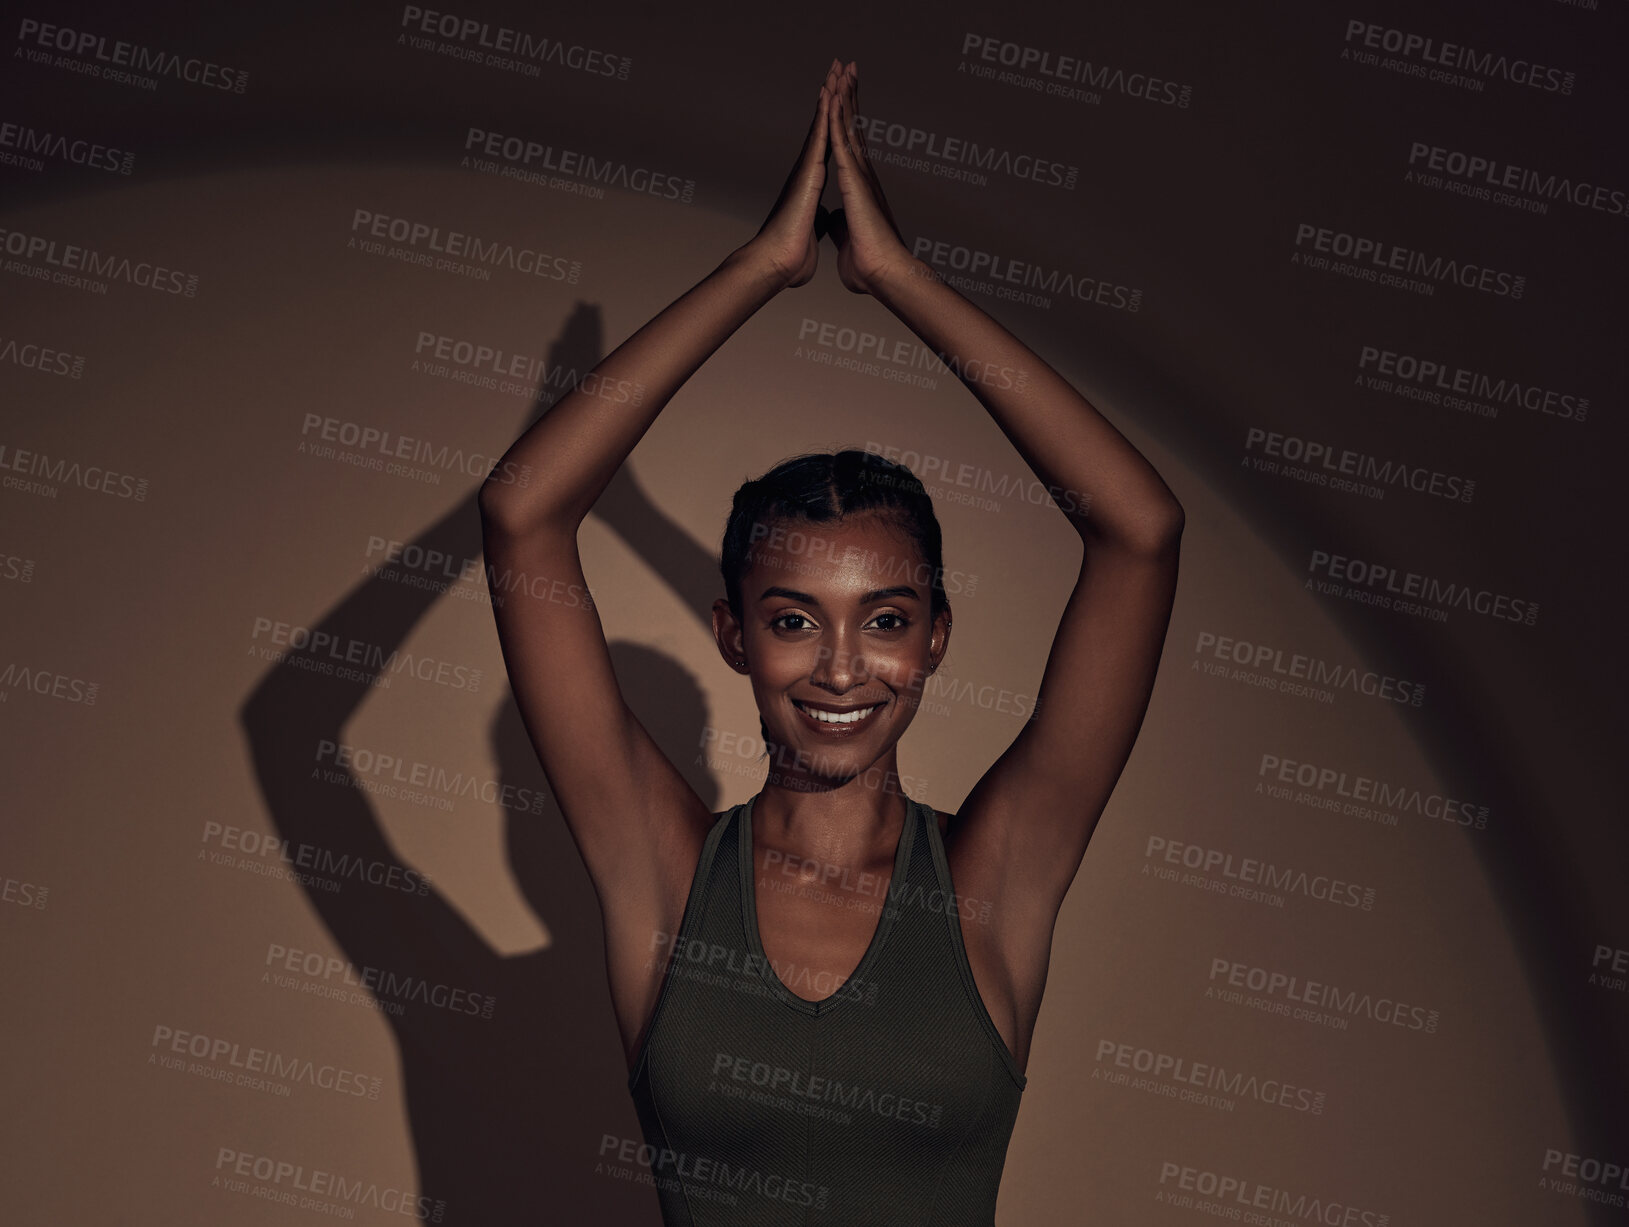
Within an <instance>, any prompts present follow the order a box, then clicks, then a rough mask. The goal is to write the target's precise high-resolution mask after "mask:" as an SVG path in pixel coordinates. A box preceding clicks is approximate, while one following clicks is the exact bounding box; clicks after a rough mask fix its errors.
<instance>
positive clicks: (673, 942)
mask: <svg viewBox="0 0 1629 1227" xmlns="http://www.w3.org/2000/svg"><path fill="white" fill-rule="evenodd" d="M744 808H745V802H743V803H741V804H738V805H732V806H731V807H730V808H729V809H727V810H725V811H724V812H723V813H721V814H714V815H713V819H714V821H713V825H712V826H711V827H710V828H708V831H707V838H706V839H704V840H703V841H702V845H701V855H700V856H698V857H697V858H696V872H695V873H694V874H693V875H692V876H691V878H690V891H689V893H688V894H687V895H686V896H685V901H684V914H683V916H681V917H680V919H679V928H678V932H676V933H670V934H668V935H667V938H668V942H667V959H666V961H667V962H668V963H669V964H670V966H669V967H668V968H666V969H664V971H663V974H662V987H661V988H660V989H658V990H657V994H656V1006H655V1008H654V1009H653V1010H651V1014H650V1018H649V1019H647V1020H646V1022H645V1034H644V1035H642V1036H641V1037H640V1039H639V1051H638V1055H637V1056H635V1058H634V1063H633V1068H631V1069H630V1070H629V1071H628V1085H629V1086H630V1087H632V1086H633V1084H634V1083H635V1082H636V1081H638V1079H639V1074H640V1072H641V1071H642V1070H643V1069H644V1067H645V1061H646V1059H647V1057H648V1056H649V1055H650V1040H651V1036H652V1035H654V1034H655V1033H656V1024H657V1022H658V1020H659V1019H660V1018H661V1016H662V1006H663V1005H664V1004H666V1002H667V998H668V987H669V985H670V983H671V982H672V979H673V976H672V968H671V963H672V962H673V958H674V956H675V954H676V953H677V952H678V951H679V949H680V943H681V942H684V941H687V940H689V938H690V937H691V936H692V935H693V933H694V931H695V930H697V929H699V928H700V927H701V926H702V924H703V922H704V921H705V919H706V914H707V902H708V893H709V891H708V887H709V884H710V883H711V882H712V879H713V865H714V863H715V862H716V861H717V860H718V855H719V846H720V845H721V844H725V843H728V845H729V847H730V849H732V850H733V848H734V846H735V841H734V839H733V838H731V839H729V840H726V839H725V835H726V834H729V835H731V836H733V835H734V834H735V832H737V831H739V830H740V817H741V811H742V810H743V809H744ZM731 855H733V851H732V852H731ZM726 863H731V862H730V861H729V860H728V858H726Z"/></svg>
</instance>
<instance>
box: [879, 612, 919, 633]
mask: <svg viewBox="0 0 1629 1227" xmlns="http://www.w3.org/2000/svg"><path fill="white" fill-rule="evenodd" d="M884 618H892V619H893V620H894V625H893V626H884V627H882V628H881V629H882V630H885V631H902V630H904V629H905V628H906V627H907V626H909V625H910V624H911V620H910V619H909V618H907V617H906V616H905V615H904V614H897V613H882V614H878V615H877V620H878V621H881V620H882V619H884Z"/></svg>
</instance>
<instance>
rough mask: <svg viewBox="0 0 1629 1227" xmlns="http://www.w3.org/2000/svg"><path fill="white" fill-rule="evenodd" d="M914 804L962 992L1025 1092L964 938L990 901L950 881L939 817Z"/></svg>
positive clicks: (1023, 1077)
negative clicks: (966, 926) (966, 924)
mask: <svg viewBox="0 0 1629 1227" xmlns="http://www.w3.org/2000/svg"><path fill="white" fill-rule="evenodd" d="M912 804H913V805H916V806H917V807H918V809H919V810H920V811H921V812H922V816H923V824H924V825H925V826H926V827H927V830H926V831H923V832H922V835H923V836H924V840H923V842H924V845H925V847H926V850H927V854H928V855H930V856H931V857H932V859H933V872H934V877H935V878H936V879H937V881H938V886H939V889H940V890H941V891H943V892H944V895H943V899H944V901H945V905H944V907H942V908H937V909H935V910H936V911H938V912H939V913H940V914H941V916H942V918H943V920H944V923H945V932H946V934H947V936H948V937H949V940H950V947H951V949H952V951H954V961H955V964H956V971H957V974H958V975H959V977H960V979H961V982H962V988H963V989H964V990H965V992H966V993H967V998H968V1002H969V1003H970V1004H971V1005H972V1007H973V1013H974V1015H975V1016H976V1017H977V1018H978V1020H979V1025H980V1026H981V1027H982V1028H983V1030H984V1033H985V1035H986V1036H988V1037H989V1040H990V1043H991V1045H992V1046H993V1047H994V1048H995V1050H996V1053H997V1055H998V1056H999V1057H1000V1059H1001V1064H1002V1067H1003V1068H1004V1069H1005V1070H1006V1071H1007V1076H1008V1077H1009V1078H1011V1079H1012V1081H1013V1084H1014V1085H1015V1086H1017V1087H1018V1089H1019V1090H1020V1091H1022V1090H1023V1089H1024V1088H1025V1087H1026V1086H1027V1085H1029V1078H1028V1076H1027V1075H1025V1074H1024V1073H1023V1072H1022V1071H1021V1070H1020V1069H1019V1068H1018V1061H1017V1059H1016V1058H1014V1056H1013V1054H1012V1051H1011V1050H1010V1049H1009V1048H1008V1047H1007V1041H1006V1040H1004V1039H1002V1038H1001V1032H1000V1031H999V1030H997V1029H996V1025H995V1020H994V1019H993V1018H991V1017H990V1010H989V1007H988V1006H986V1005H985V1004H984V997H983V996H982V995H981V994H980V993H979V988H978V981H977V980H975V979H974V978H973V964H972V962H971V961H970V960H969V959H968V957H967V942H966V940H965V939H964V938H963V936H962V920H963V918H964V916H965V917H966V919H969V920H973V921H975V922H981V923H982V920H987V919H988V917H987V916H986V915H985V913H984V911H983V909H984V908H985V907H986V906H988V901H986V900H978V899H966V898H963V897H962V896H961V895H960V894H959V893H958V892H957V890H956V886H955V883H954V882H952V881H951V878H950V857H949V856H948V855H947V854H946V852H945V844H944V839H943V837H942V836H941V835H940V834H939V818H938V815H937V814H936V813H935V812H934V810H933V807H932V806H930V805H926V804H924V803H922V802H920V801H913V802H912ZM981 918H982V920H981Z"/></svg>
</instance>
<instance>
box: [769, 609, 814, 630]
mask: <svg viewBox="0 0 1629 1227" xmlns="http://www.w3.org/2000/svg"><path fill="white" fill-rule="evenodd" d="M788 618H795V619H797V621H799V622H808V621H809V619H808V618H806V617H804V616H803V615H802V614H800V613H783V614H781V615H780V617H778V618H772V619H770V622H769V625H770V626H772V627H780V629H781V630H786V631H800V630H803V629H805V628H804V627H801V626H781V623H783V622H785V621H786V619H788Z"/></svg>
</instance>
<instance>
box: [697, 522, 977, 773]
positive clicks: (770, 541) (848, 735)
mask: <svg viewBox="0 0 1629 1227" xmlns="http://www.w3.org/2000/svg"><path fill="white" fill-rule="evenodd" d="M749 563H750V565H749V567H748V570H747V573H746V575H745V576H744V577H743V578H742V582H741V611H742V615H743V621H742V623H741V624H740V627H739V635H740V639H739V643H740V645H741V647H742V649H743V650H742V651H740V652H727V657H726V658H727V659H730V660H736V659H740V658H742V657H745V659H746V661H747V664H748V669H749V671H750V674H751V677H752V688H753V695H754V698H755V699H756V700H757V703H758V710H759V711H760V713H762V715H763V718H764V723H765V725H766V726H767V727H768V729H769V732H770V736H771V738H772V739H773V740H774V741H776V742H777V743H779V745H780V746H781V747H783V749H782V751H781V754H782V759H781V761H778V762H776V763H775V764H774V765H775V766H776V767H778V768H780V769H781V770H782V771H791V772H792V773H793V774H794V775H796V774H804V773H807V774H809V775H811V776H815V777H819V778H823V779H834V780H844V779H848V778H850V777H852V776H853V775H855V774H858V773H859V772H862V771H864V770H866V769H867V768H869V767H870V766H871V765H872V764H874V763H875V762H877V760H878V759H880V758H882V757H883V756H884V755H885V754H886V753H887V752H888V751H889V750H890V749H891V748H892V747H893V745H894V744H895V743H896V742H897V741H898V740H899V737H900V735H901V734H902V733H903V732H904V731H905V729H906V727H907V726H908V725H909V724H910V722H911V720H912V718H913V717H914V716H915V714H916V708H917V705H918V704H919V703H920V701H921V698H922V688H923V684H924V682H925V680H926V678H927V675H928V672H929V670H930V668H932V667H934V666H936V665H937V664H938V662H939V659H940V658H941V657H942V656H943V655H944V651H945V646H946V643H947V641H948V638H949V630H950V618H949V615H948V613H944V614H941V615H940V617H939V618H938V619H937V621H936V620H935V619H933V618H932V616H931V606H932V597H933V583H932V581H933V576H932V574H931V571H930V568H929V567H928V565H927V562H926V561H925V560H924V558H923V557H922V553H921V550H920V549H919V548H918V547H917V545H916V543H915V542H914V541H912V540H911V538H910V537H909V536H908V535H907V534H906V533H905V531H904V530H903V529H901V528H899V527H898V526H897V525H896V524H895V523H894V522H893V521H892V520H891V519H889V518H888V517H886V516H883V515H878V514H875V513H862V514H858V515H854V516H850V517H848V518H846V519H844V520H839V521H834V522H831V523H827V524H812V523H809V522H808V521H802V520H782V521H779V522H776V523H774V524H769V525H763V526H760V528H759V536H758V538H757V539H756V540H755V541H754V542H753V543H752V545H751V547H750V554H749ZM725 609H726V610H727V609H728V606H727V605H726V606H725ZM729 621H733V619H729ZM730 646H733V645H732V644H730V643H725V642H723V641H722V640H721V647H725V648H726V649H728V648H729V647H730Z"/></svg>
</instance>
